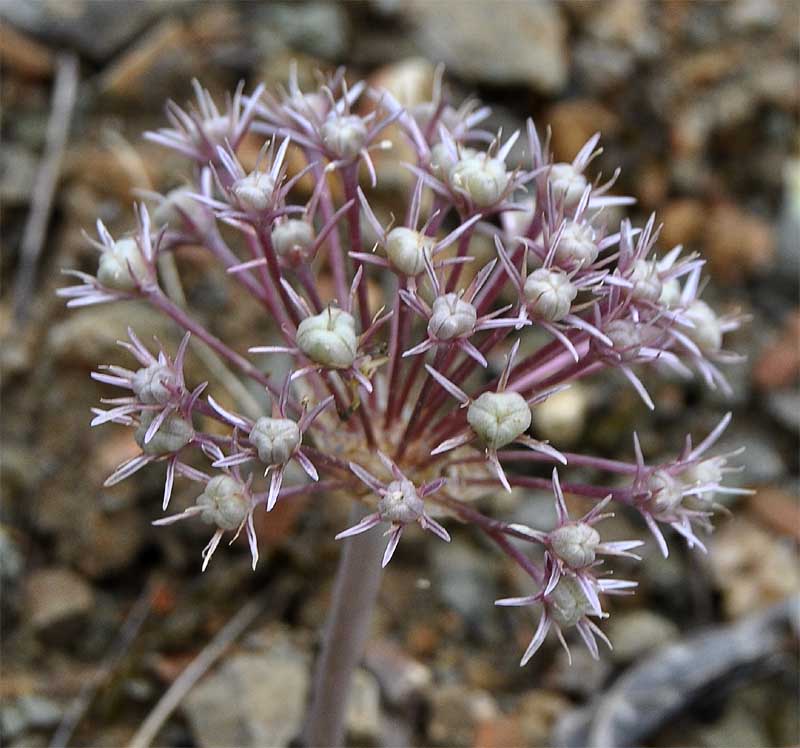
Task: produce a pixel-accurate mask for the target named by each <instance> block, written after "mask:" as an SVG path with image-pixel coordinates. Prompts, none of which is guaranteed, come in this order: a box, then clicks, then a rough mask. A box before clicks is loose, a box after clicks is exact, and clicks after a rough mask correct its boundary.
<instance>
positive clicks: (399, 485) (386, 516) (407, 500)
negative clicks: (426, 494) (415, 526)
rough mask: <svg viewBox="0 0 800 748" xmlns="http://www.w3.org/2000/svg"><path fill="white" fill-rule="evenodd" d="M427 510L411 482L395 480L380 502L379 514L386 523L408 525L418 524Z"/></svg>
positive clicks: (387, 488)
mask: <svg viewBox="0 0 800 748" xmlns="http://www.w3.org/2000/svg"><path fill="white" fill-rule="evenodd" d="M424 509H425V504H424V503H423V501H422V499H421V498H420V497H419V494H417V489H416V488H415V487H414V484H413V483H412V482H411V481H410V480H395V481H392V482H391V483H390V484H389V485H388V486H387V487H386V494H385V495H384V496H382V497H381V500H380V501H379V502H378V513H379V514H380V515H381V519H382V520H385V521H386V522H394V523H397V524H399V525H407V524H409V523H410V522H416V521H417V520H418V519H419V518H420V517H421V516H422V512H423V511H424Z"/></svg>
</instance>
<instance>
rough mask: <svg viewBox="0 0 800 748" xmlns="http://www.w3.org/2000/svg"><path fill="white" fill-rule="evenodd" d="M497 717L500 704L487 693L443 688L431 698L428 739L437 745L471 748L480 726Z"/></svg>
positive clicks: (448, 686) (459, 688)
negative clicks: (467, 747)
mask: <svg viewBox="0 0 800 748" xmlns="http://www.w3.org/2000/svg"><path fill="white" fill-rule="evenodd" d="M497 716H498V708H497V704H496V703H495V701H494V699H493V698H492V697H491V696H490V695H489V694H488V693H486V692H485V691H477V690H476V691H471V690H469V689H466V688H464V687H463V686H460V685H447V686H442V687H441V688H436V689H434V691H433V694H432V696H431V704H430V721H429V722H428V737H429V738H430V740H431V742H432V743H435V744H437V745H446V746H472V745H475V735H476V731H477V729H478V726H479V725H480V723H482V722H487V721H489V720H493V719H496V718H497Z"/></svg>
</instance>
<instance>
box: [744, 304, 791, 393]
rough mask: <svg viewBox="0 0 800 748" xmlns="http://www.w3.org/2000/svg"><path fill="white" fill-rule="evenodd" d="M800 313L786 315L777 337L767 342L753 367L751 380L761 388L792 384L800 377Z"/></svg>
mask: <svg viewBox="0 0 800 748" xmlns="http://www.w3.org/2000/svg"><path fill="white" fill-rule="evenodd" d="M798 340H800V313H798V312H797V311H794V312H792V313H791V314H789V315H787V318H786V322H785V323H784V325H783V329H782V330H781V332H780V334H779V335H778V337H777V338H776V339H775V340H774V341H772V342H769V343H767V345H765V346H764V349H763V350H762V351H761V354H760V355H759V357H758V359H757V360H756V363H755V366H754V367H753V382H754V383H755V385H756V387H758V388H759V389H762V390H772V389H777V388H779V387H785V386H788V385H792V384H794V382H795V380H796V379H797V378H798V377H800V345H798V342H797V341H798Z"/></svg>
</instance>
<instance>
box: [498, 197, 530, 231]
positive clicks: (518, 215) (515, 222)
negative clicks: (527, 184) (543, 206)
mask: <svg viewBox="0 0 800 748" xmlns="http://www.w3.org/2000/svg"><path fill="white" fill-rule="evenodd" d="M514 202H515V203H517V205H521V206H523V209H522V210H507V211H505V212H504V213H503V214H502V215H501V216H500V223H501V224H502V226H503V231H505V233H506V236H509V237H512V236H524V235H525V234H527V232H528V229H529V228H530V225H531V221H533V213H534V211H535V209H536V198H534V197H524V198H522V199H521V200H515V201H514Z"/></svg>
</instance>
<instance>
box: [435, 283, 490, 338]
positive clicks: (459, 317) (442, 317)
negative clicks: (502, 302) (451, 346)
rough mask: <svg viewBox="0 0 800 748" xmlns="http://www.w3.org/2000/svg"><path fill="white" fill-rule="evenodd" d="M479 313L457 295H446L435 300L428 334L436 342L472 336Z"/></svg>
mask: <svg viewBox="0 0 800 748" xmlns="http://www.w3.org/2000/svg"><path fill="white" fill-rule="evenodd" d="M477 319H478V313H477V311H476V310H475V307H474V306H472V304H470V303H469V302H468V301H464V299H462V298H461V297H460V296H459V295H458V294H456V293H446V294H445V295H444V296H437V297H436V298H435V299H434V300H433V309H432V312H431V318H430V319H429V320H428V334H429V335H430V336H431V337H432V338H435V339H436V340H453V338H462V337H465V336H467V335H471V334H472V331H473V330H474V329H475V322H476V321H477Z"/></svg>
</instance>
